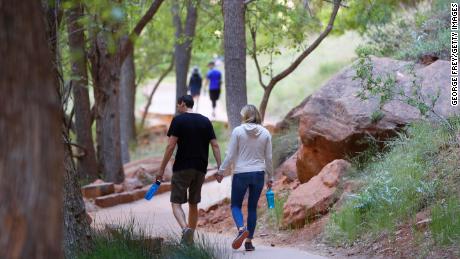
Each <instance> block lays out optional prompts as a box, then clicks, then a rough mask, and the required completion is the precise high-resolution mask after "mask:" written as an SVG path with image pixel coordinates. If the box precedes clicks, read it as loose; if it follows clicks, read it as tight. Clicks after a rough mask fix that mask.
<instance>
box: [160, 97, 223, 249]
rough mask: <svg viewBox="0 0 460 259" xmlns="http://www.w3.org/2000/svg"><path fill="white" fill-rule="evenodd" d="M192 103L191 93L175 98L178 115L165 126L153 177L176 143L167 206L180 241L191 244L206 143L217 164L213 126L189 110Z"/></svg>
mask: <svg viewBox="0 0 460 259" xmlns="http://www.w3.org/2000/svg"><path fill="white" fill-rule="evenodd" d="M193 104H194V103H193V98H192V96H191V95H184V96H182V97H180V98H179V99H178V100H177V110H178V112H179V113H180V114H179V115H177V116H176V117H174V119H173V120H172V122H171V125H170V127H169V130H168V134H167V135H168V137H169V139H168V145H167V147H166V150H165V153H164V156H163V161H162V162H161V166H160V171H159V172H158V174H157V177H156V179H157V180H162V179H163V175H164V172H165V168H166V165H167V163H168V161H169V160H170V159H171V156H172V154H173V152H174V149H175V147H176V144H177V152H176V157H175V160H174V165H173V175H172V179H171V206H172V211H173V214H174V217H175V218H176V220H177V223H179V225H180V227H181V228H182V242H183V243H185V244H191V243H193V234H194V232H195V229H196V225H197V221H198V203H199V202H200V201H201V186H202V185H203V182H204V178H205V174H206V171H207V167H208V151H209V144H211V147H212V151H213V154H214V157H215V158H216V162H217V166H220V163H221V160H220V149H219V145H218V144H217V140H216V135H215V134H214V128H213V126H212V124H211V122H210V121H209V119H208V118H206V117H205V116H203V115H201V114H198V113H192V109H193ZM187 191H188V197H187ZM186 202H188V204H189V213H188V223H187V221H186V219H185V213H184V211H183V210H182V204H184V203H186Z"/></svg>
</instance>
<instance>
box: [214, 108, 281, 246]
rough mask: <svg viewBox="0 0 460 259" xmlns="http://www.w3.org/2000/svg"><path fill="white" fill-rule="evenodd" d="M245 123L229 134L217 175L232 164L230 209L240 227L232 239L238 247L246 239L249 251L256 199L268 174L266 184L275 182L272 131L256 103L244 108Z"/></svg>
mask: <svg viewBox="0 0 460 259" xmlns="http://www.w3.org/2000/svg"><path fill="white" fill-rule="evenodd" d="M241 116H242V124H241V125H240V126H238V127H236V128H235V129H234V130H233V132H232V135H231V137H230V142H229V144H228V148H227V153H226V157H225V160H224V162H223V163H222V165H221V167H220V168H219V171H218V173H217V175H216V178H217V181H218V182H220V181H222V178H223V175H224V172H225V171H226V170H229V168H230V166H231V165H233V168H234V172H233V179H232V196H231V209H232V215H233V219H234V221H235V224H236V227H237V228H238V235H237V237H236V238H235V240H234V241H233V243H232V247H233V249H238V248H240V247H241V245H242V244H243V241H244V240H246V242H245V249H246V251H253V250H254V249H255V248H254V246H253V245H252V242H251V241H252V239H253V237H254V230H255V228H256V223H257V203H258V201H259V197H260V194H261V192H262V189H263V187H264V181H265V176H267V180H268V181H267V187H269V188H270V187H271V186H272V183H273V165H272V142H271V135H270V132H269V131H268V130H267V129H266V128H264V127H263V126H262V125H260V123H261V117H260V114H259V111H258V110H257V108H256V107H255V106H254V105H251V104H249V105H246V106H244V107H243V109H241ZM248 189H249V197H248V217H247V227H246V226H245V225H244V220H243V214H242V212H241V207H242V204H243V199H244V195H245V193H246V191H247V190H248Z"/></svg>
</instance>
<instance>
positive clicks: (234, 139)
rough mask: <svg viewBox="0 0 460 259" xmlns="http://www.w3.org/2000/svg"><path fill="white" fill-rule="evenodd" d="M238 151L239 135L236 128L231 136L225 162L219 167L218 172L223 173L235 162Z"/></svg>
mask: <svg viewBox="0 0 460 259" xmlns="http://www.w3.org/2000/svg"><path fill="white" fill-rule="evenodd" d="M237 151H238V136H237V133H236V129H234V130H233V132H232V136H231V137H230V142H229V143H228V147H227V152H226V154H225V159H224V162H223V163H222V165H221V166H220V168H219V172H218V173H219V174H220V175H223V174H224V172H225V170H227V169H228V167H229V166H230V165H231V164H232V163H233V162H234V160H235V157H236V153H237Z"/></svg>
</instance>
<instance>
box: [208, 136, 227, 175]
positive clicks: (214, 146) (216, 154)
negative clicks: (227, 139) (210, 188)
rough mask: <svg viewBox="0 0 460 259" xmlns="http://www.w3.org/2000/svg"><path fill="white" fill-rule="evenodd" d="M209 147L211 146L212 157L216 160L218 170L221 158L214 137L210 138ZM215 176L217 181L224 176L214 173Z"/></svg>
mask: <svg viewBox="0 0 460 259" xmlns="http://www.w3.org/2000/svg"><path fill="white" fill-rule="evenodd" d="M211 148H212V153H213V154H214V158H215V159H216V162H217V171H218V172H219V168H220V164H221V158H220V148H219V144H218V143H217V140H216V139H211ZM215 177H216V180H217V182H219V183H220V182H221V181H222V179H223V178H224V177H223V176H222V175H219V174H218V173H216V174H215Z"/></svg>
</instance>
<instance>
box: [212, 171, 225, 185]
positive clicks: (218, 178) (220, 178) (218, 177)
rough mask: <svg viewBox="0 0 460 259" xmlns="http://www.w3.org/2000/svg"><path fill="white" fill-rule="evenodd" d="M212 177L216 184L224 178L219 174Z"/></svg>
mask: <svg viewBox="0 0 460 259" xmlns="http://www.w3.org/2000/svg"><path fill="white" fill-rule="evenodd" d="M214 177H216V180H217V182H218V183H221V182H222V179H224V176H223V175H220V174H219V173H216V174H214Z"/></svg>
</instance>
